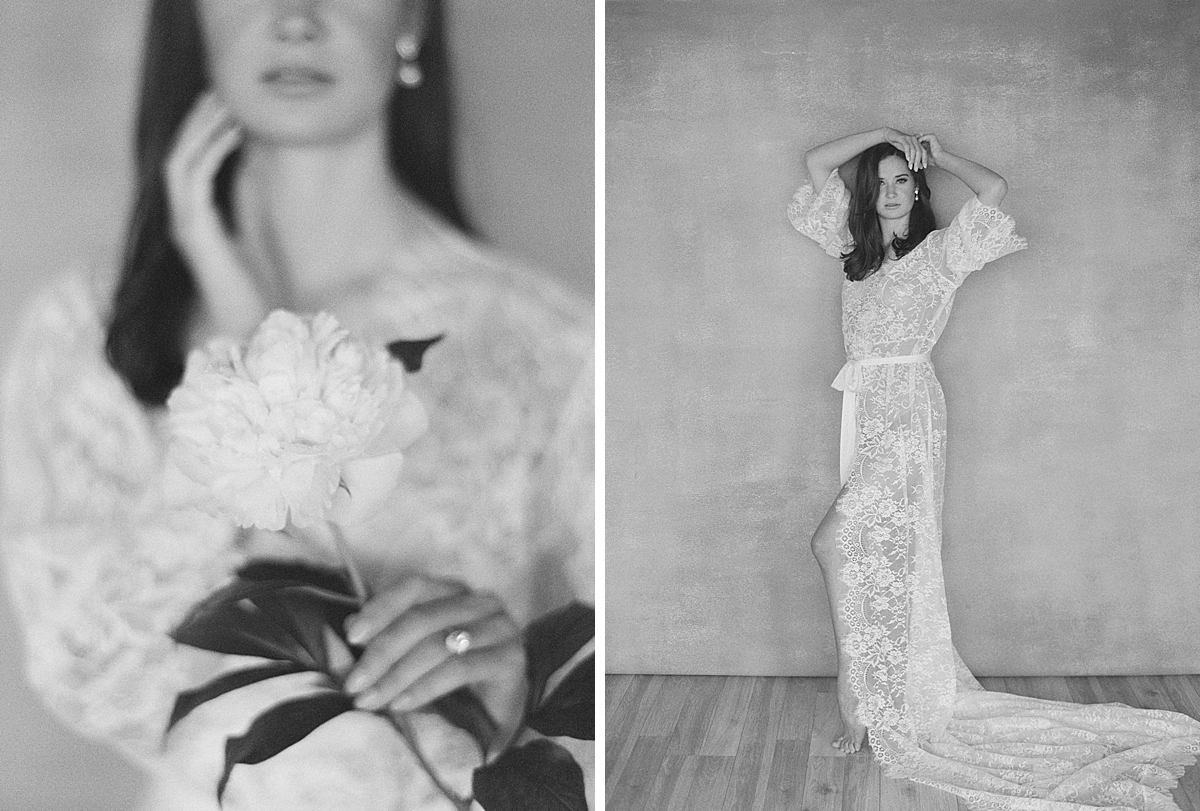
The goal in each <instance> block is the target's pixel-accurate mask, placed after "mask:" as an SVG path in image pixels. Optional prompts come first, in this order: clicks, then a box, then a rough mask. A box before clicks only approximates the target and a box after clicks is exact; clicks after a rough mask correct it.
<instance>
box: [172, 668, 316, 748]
mask: <svg viewBox="0 0 1200 811" xmlns="http://www.w3.org/2000/svg"><path fill="white" fill-rule="evenodd" d="M302 671H303V669H302V668H301V667H300V666H299V665H297V664H295V663H294V662H271V663H270V664H266V665H259V666H258V667H251V668H245V669H242V670H234V671H231V672H229V673H225V674H223V675H221V676H218V677H217V678H215V679H213V680H212V681H210V682H208V683H207V684H204V685H202V686H200V687H197V688H196V689H195V690H188V691H186V692H183V693H180V694H179V696H178V697H177V698H176V699H175V708H174V709H173V710H172V711H171V719H170V720H169V721H167V730H168V731H170V729H171V728H172V727H173V726H175V724H177V723H179V721H181V720H182V719H183V718H184V717H185V716H186V715H187V714H188V713H190V712H191V711H192V710H194V709H196V708H197V707H199V706H200V705H201V704H203V703H204V702H206V701H212V700H213V699H214V698H218V697H220V696H223V695H225V694H226V693H229V692H232V691H234V690H237V689H238V688H241V687H248V686H249V685H251V684H256V683H257V682H260V681H265V680H266V679H273V678H275V677H276V676H286V675H288V674H289V673H300V672H302Z"/></svg>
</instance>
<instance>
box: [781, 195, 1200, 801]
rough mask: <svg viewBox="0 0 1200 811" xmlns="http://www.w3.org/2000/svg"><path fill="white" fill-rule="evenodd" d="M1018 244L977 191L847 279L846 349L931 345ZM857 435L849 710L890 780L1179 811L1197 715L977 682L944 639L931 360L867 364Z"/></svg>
mask: <svg viewBox="0 0 1200 811" xmlns="http://www.w3.org/2000/svg"><path fill="white" fill-rule="evenodd" d="M849 200H850V195H849V192H848V190H847V189H846V186H845V184H844V183H843V182H842V180H841V178H840V176H839V175H838V173H837V172H836V171H835V172H834V173H833V174H831V175H830V177H829V179H828V180H827V181H826V182H825V185H824V187H823V188H822V189H821V191H820V192H819V193H815V192H814V190H813V188H812V186H811V185H805V186H803V187H802V188H801V189H800V190H799V191H798V192H797V193H796V195H795V197H794V198H793V200H792V202H791V204H790V205H789V207H788V216H789V219H790V220H791V222H792V224H793V225H794V226H795V227H796V228H797V230H799V231H800V232H801V233H803V234H805V235H806V236H808V237H811V238H812V239H814V240H815V241H817V243H818V244H819V245H820V246H821V247H822V248H823V249H824V250H825V252H826V253H828V254H829V255H830V256H834V257H840V256H841V254H842V253H844V252H845V251H846V250H847V249H848V247H849V246H850V245H851V244H852V243H851V242H850V236H849V232H848V230H847V229H846V214H847V211H848V207H849ZM1024 247H1026V243H1025V240H1024V239H1022V238H1020V237H1019V236H1017V235H1016V233H1015V224H1014V222H1013V220H1012V218H1010V217H1008V216H1007V215H1005V214H1004V213H1003V212H1001V211H999V210H998V209H996V208H993V207H990V206H985V205H983V204H982V203H980V202H979V200H978V198H975V197H972V198H971V199H970V200H969V201H968V202H967V203H966V204H965V205H964V206H963V208H962V210H961V211H959V213H958V215H957V216H956V217H955V218H954V220H953V222H951V224H950V225H949V226H948V227H947V228H945V229H941V230H938V231H934V232H933V233H931V234H930V235H929V236H928V237H926V239H925V240H924V241H923V242H922V243H921V244H920V245H919V246H918V247H917V248H915V249H914V250H913V251H911V252H910V253H908V254H907V255H905V256H904V257H902V258H901V259H899V260H895V261H887V262H885V263H884V265H883V267H882V268H880V270H879V271H878V272H876V273H875V274H874V275H872V276H869V277H867V278H866V279H864V280H863V281H860V282H850V281H843V284H842V331H843V336H844V338H845V347H846V356H847V358H848V359H849V360H864V359H868V358H899V357H901V356H912V355H926V354H928V353H929V352H930V351H931V350H932V349H933V347H934V344H936V342H937V340H938V338H939V337H940V335H941V333H942V330H943V328H944V327H945V325H946V321H947V319H948V318H949V315H950V309H951V307H952V305H953V301H954V295H955V291H956V290H957V289H958V287H959V285H961V284H962V282H963V281H964V280H965V278H966V277H967V275H968V274H970V273H972V272H974V271H976V270H979V269H980V268H982V267H983V266H984V265H985V264H987V263H988V262H991V261H993V260H995V259H998V258H1000V257H1002V256H1004V255H1006V254H1008V253H1011V252H1013V251H1016V250H1020V249H1022V248H1024ZM860 373H861V383H860V386H859V390H858V392H857V407H856V415H855V418H856V421H857V426H856V432H857V444H856V448H855V454H854V457H853V462H852V463H851V465H850V474H849V478H848V480H847V482H846V484H845V486H844V487H843V488H842V491H841V492H840V494H839V495H838V498H837V501H836V502H835V506H836V510H837V514H838V516H839V519H840V521H839V524H838V527H837V537H838V548H839V550H840V552H841V554H842V556H843V565H842V567H841V571H840V576H841V579H842V582H843V583H844V584H845V587H846V589H845V593H844V597H843V599H842V600H841V602H840V604H839V606H838V610H839V612H840V613H841V615H842V618H843V619H844V621H845V624H846V627H847V628H848V632H847V633H846V634H845V635H844V638H843V639H842V640H841V650H840V652H839V653H840V655H841V656H842V657H844V659H845V660H846V661H847V662H848V663H849V667H848V671H849V679H850V685H851V687H852V689H853V691H854V694H855V696H856V697H857V698H858V701H859V704H858V711H857V712H858V716H859V720H860V721H861V722H862V723H863V724H864V725H865V726H866V727H867V730H868V734H869V736H870V742H871V748H872V751H873V752H874V753H875V755H876V757H878V758H879V760H880V762H881V763H882V764H883V765H884V767H885V771H886V773H887V774H888V775H889V776H892V777H906V778H909V779H912V780H916V781H918V782H921V783H926V784H928V785H932V786H936V787H937V788H940V789H943V790H946V791H950V792H953V793H955V794H957V795H959V796H962V797H963V798H965V799H966V800H967V802H968V803H969V804H970V805H971V806H972V807H975V808H982V809H1004V810H1005V811H1066V809H1083V808H1121V809H1156V810H1157V809H1164V810H1165V809H1174V808H1175V807H1176V806H1175V805H1174V803H1173V802H1172V800H1171V798H1170V796H1169V794H1168V793H1167V792H1168V791H1169V789H1170V787H1171V786H1173V785H1174V784H1175V781H1176V780H1177V778H1178V777H1179V776H1180V775H1181V774H1182V772H1183V768H1184V767H1185V766H1186V765H1187V764H1189V763H1192V762H1193V761H1194V759H1195V754H1196V753H1198V752H1200V722H1197V721H1195V720H1194V719H1191V718H1189V717H1187V716H1185V715H1180V714H1177V713H1169V712H1161V711H1147V710H1136V709H1132V708H1129V707H1125V706H1123V705H1112V704H1105V705H1097V706H1081V705H1076V704H1069V703H1061V702H1053V701H1043V700H1039V699H1031V698H1024V697H1019V696H1011V695H1007V694H1004V693H995V692H989V691H985V690H983V689H982V688H981V687H980V686H979V683H978V682H977V681H976V680H975V679H974V677H973V676H972V675H971V673H970V671H969V670H968V669H967V667H966V666H965V665H964V664H963V662H962V659H961V658H960V657H959V656H958V653H957V651H955V649H954V646H953V643H952V641H951V634H950V622H949V616H948V613H947V608H946V596H945V589H944V580H943V575H942V562H941V511H942V492H943V483H944V476H945V445H946V405H945V400H944V398H943V396H942V390H941V386H940V385H939V383H938V381H937V378H936V376H935V375H934V370H933V366H932V364H931V363H929V362H924V361H923V362H918V363H875V364H870V365H866V364H864V365H862V366H861V367H860Z"/></svg>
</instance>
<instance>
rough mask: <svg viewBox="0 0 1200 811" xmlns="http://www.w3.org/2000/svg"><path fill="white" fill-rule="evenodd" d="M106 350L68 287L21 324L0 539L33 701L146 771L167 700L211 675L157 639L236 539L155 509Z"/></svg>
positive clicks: (135, 423)
mask: <svg viewBox="0 0 1200 811" xmlns="http://www.w3.org/2000/svg"><path fill="white" fill-rule="evenodd" d="M102 334H103V332H102V329H101V326H100V323H99V317H98V315H97V312H96V308H95V307H94V305H93V301H92V294H91V292H90V290H89V289H88V287H87V285H86V283H84V282H83V280H82V279H80V278H78V277H67V278H66V279H64V280H62V281H61V282H59V283H58V284H57V285H55V286H54V287H52V288H51V289H50V290H49V291H48V292H47V293H45V294H44V295H42V296H41V297H39V298H38V299H37V300H36V301H35V302H34V304H33V305H32V307H31V308H30V309H29V310H28V311H27V314H26V318H25V320H24V323H23V325H22V326H21V327H20V329H19V330H18V333H17V338H16V341H15V344H14V346H13V351H12V355H11V358H10V361H9V365H8V368H7V373H6V376H5V380H4V388H3V449H4V453H3V474H4V488H3V493H2V500H0V530H2V533H3V551H4V555H5V562H6V569H7V572H8V578H9V591H10V595H11V597H12V600H13V603H14V605H15V607H16V610H17V615H18V617H19V619H20V621H21V622H22V624H23V629H24V637H25V641H26V648H27V659H26V670H27V674H28V678H29V679H30V681H31V682H32V684H33V686H34V688H35V689H36V690H37V691H38V692H39V693H40V694H41V695H42V696H43V698H44V700H45V701H46V703H47V704H48V705H49V706H50V708H51V709H52V710H53V711H54V712H55V713H56V714H57V715H59V716H60V717H61V718H62V719H63V720H64V721H66V722H67V723H68V724H70V725H71V726H73V727H75V728H76V729H78V730H80V731H81V732H83V733H84V734H86V735H88V736H91V737H99V738H103V739H105V740H107V741H109V742H110V743H113V744H116V745H117V746H118V747H119V748H120V749H122V750H124V751H125V752H126V753H127V754H129V755H131V756H133V757H134V758H135V759H137V760H145V759H146V758H147V757H148V756H150V755H151V754H152V753H154V752H155V751H156V750H157V749H158V747H159V746H160V745H161V735H162V730H163V727H164V725H165V721H166V718H167V714H168V712H169V710H170V707H171V703H172V702H173V700H174V696H175V694H176V693H177V692H178V691H179V690H180V689H183V688H184V687H185V686H187V685H189V684H191V683H193V682H194V680H195V674H196V672H197V670H198V669H206V668H209V667H210V666H212V665H213V664H214V663H213V661H212V659H213V658H214V657H213V656H212V655H211V654H205V653H203V652H200V651H192V652H186V651H183V650H180V649H177V646H176V645H175V644H174V643H173V642H172V641H171V640H170V639H169V638H168V637H167V632H168V631H169V629H170V628H171V627H172V626H173V625H174V624H175V622H177V620H178V619H179V618H180V617H181V616H182V614H183V612H184V611H186V609H187V607H188V606H190V605H191V604H192V603H194V602H195V601H197V600H198V599H199V598H200V597H202V596H203V595H204V594H205V593H207V592H208V591H210V590H211V589H212V588H213V587H214V586H215V585H216V584H217V583H219V582H220V580H221V579H222V578H224V577H225V576H226V574H227V572H228V571H229V569H230V568H231V566H232V565H233V561H232V559H231V557H230V553H229V552H228V551H227V550H228V548H229V546H230V540H231V537H230V536H231V534H232V533H231V531H230V530H227V529H226V528H225V527H223V526H222V525H219V524H216V523H215V522H211V523H210V522H205V521H203V520H198V519H197V518H196V517H195V516H191V515H189V516H187V520H186V521H181V520H180V518H179V517H177V516H175V515H173V514H171V513H169V512H167V511H165V510H163V509H161V508H159V507H158V506H157V505H156V499H155V494H156V487H154V486H153V485H154V484H155V483H156V482H157V471H158V467H159V460H160V451H159V448H158V444H157V441H156V439H155V435H154V432H153V430H152V426H151V425H150V422H149V419H148V417H147V415H146V413H145V412H144V411H143V410H142V409H141V407H140V406H139V405H138V404H137V402H136V401H135V400H134V399H133V398H132V397H131V396H130V395H129V394H128V393H127V390H126V389H125V387H124V386H123V384H122V383H121V381H120V379H119V378H118V377H117V376H116V375H115V374H114V373H113V372H112V371H111V369H110V368H109V367H108V365H107V363H106V362H105V361H104V358H103V355H102V354H101V349H100V347H101V338H102Z"/></svg>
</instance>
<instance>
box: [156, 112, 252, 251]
mask: <svg viewBox="0 0 1200 811" xmlns="http://www.w3.org/2000/svg"><path fill="white" fill-rule="evenodd" d="M240 141H241V128H240V127H238V126H237V124H236V122H235V121H234V118H233V116H232V114H231V113H230V112H229V109H228V108H227V107H226V106H225V105H224V104H223V103H222V102H221V101H219V100H218V99H217V98H216V97H215V96H214V95H213V94H212V93H206V94H204V95H203V96H201V97H200V98H199V99H198V100H197V102H196V104H195V106H194V107H193V108H192V110H191V112H189V113H188V117H187V118H186V119H185V120H184V123H183V125H182V126H181V127H180V130H179V133H178V135H177V136H176V139H175V144H174V146H173V147H172V149H171V154H170V155H169V157H168V158H167V165H166V167H165V168H166V177H167V192H168V195H169V198H170V205H171V218H172V226H173V228H174V230H175V232H176V235H177V236H178V237H179V238H180V239H181V240H183V241H184V242H186V243H191V242H197V241H202V240H205V230H206V229H211V228H213V227H214V224H215V223H216V222H217V218H216V214H215V204H214V197H213V179H214V178H215V177H216V174H217V170H218V169H220V167H221V164H222V162H224V160H225V158H226V157H228V155H229V153H231V152H232V151H233V150H234V149H235V148H236V147H237V145H238V143H240ZM212 238H213V237H212V236H208V239H209V240H211V239H212Z"/></svg>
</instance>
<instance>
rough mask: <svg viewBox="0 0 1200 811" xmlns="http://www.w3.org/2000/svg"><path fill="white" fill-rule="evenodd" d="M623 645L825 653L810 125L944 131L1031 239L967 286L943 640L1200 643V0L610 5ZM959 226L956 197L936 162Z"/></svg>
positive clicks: (823, 400) (825, 466) (1012, 659)
mask: <svg viewBox="0 0 1200 811" xmlns="http://www.w3.org/2000/svg"><path fill="white" fill-rule="evenodd" d="M607 17H608V21H607V43H606V50H607V76H606V82H607V88H606V94H607V110H606V128H607V147H606V150H607V151H606V158H605V159H606V171H607V179H606V186H607V197H606V229H607V233H606V245H607V249H606V250H607V270H606V273H607V276H606V298H607V324H606V329H607V382H606V386H607V404H606V408H607V412H606V413H607V456H606V468H607V476H608V480H607V505H606V509H607V540H606V548H607V553H606V558H607V581H608V582H607V595H606V604H607V662H608V669H609V671H610V672H672V673H766V674H777V673H784V674H824V675H831V674H832V673H833V672H834V671H833V665H834V652H833V640H832V633H831V630H830V626H829V613H828V607H827V603H826V598H825V592H824V590H823V586H822V582H821V577H820V573H819V570H818V569H817V566H816V563H815V561H814V560H813V559H812V557H811V554H810V552H809V550H808V540H809V538H810V536H811V534H812V531H813V530H814V528H815V527H816V525H817V523H818V521H819V520H820V518H821V516H822V515H823V514H824V512H825V510H826V508H827V507H828V505H829V503H830V501H831V500H832V498H833V496H834V494H835V493H836V491H837V442H838V429H837V426H838V420H839V415H840V405H839V404H840V399H839V398H840V395H839V394H838V393H837V392H835V391H834V390H832V389H831V388H830V387H829V384H830V381H832V380H833V378H834V376H835V374H836V373H837V371H838V369H839V367H840V366H841V364H842V362H843V359H844V357H843V354H842V346H841V335H840V327H839V298H838V296H839V286H840V279H841V276H840V268H839V265H838V263H837V262H836V261H834V260H832V259H830V258H828V257H826V256H825V255H824V254H823V253H821V251H820V250H819V249H818V248H817V247H816V246H815V245H814V244H812V243H810V242H809V241H808V240H806V239H805V238H803V237H801V236H800V235H798V234H797V233H796V232H795V231H794V230H793V229H792V228H791V226H790V225H789V223H788V221H787V218H786V215H785V211H784V209H785V205H786V203H787V201H788V199H789V198H790V195H791V194H792V192H793V190H794V189H795V187H796V186H797V185H798V184H799V182H800V181H801V179H802V177H803V174H804V168H803V159H802V155H803V152H804V150H805V149H806V148H808V147H810V146H813V145H816V144H818V143H821V142H823V141H826V140H829V139H830V138H833V137H836V136H839V135H843V134H846V133H849V132H856V131H859V130H863V129H868V128H872V127H875V126H880V125H891V126H895V127H897V128H901V129H906V130H909V131H918V130H919V131H925V132H936V133H938V134H939V135H940V136H941V139H942V142H943V143H944V144H945V145H946V146H947V148H949V149H951V150H952V151H956V152H960V153H961V154H964V155H965V156H967V157H971V158H974V159H977V160H979V161H980V162H982V163H984V164H986V165H988V166H991V167H993V168H995V169H996V170H997V171H999V172H1000V173H1001V174H1003V175H1004V176H1005V177H1006V178H1007V179H1008V181H1009V187H1010V192H1009V195H1008V198H1007V199H1006V200H1005V203H1004V208H1005V209H1006V210H1007V211H1008V212H1010V213H1011V214H1013V215H1014V216H1015V217H1016V220H1017V223H1018V226H1019V230H1020V232H1021V233H1022V234H1023V235H1024V236H1026V237H1027V238H1028V239H1029V242H1030V246H1031V247H1030V248H1029V250H1027V251H1024V252H1022V253H1018V254H1015V255H1013V256H1010V257H1007V258H1005V259H1002V260H1000V261H999V262H997V263H996V264H994V265H992V266H990V267H988V268H987V269H985V270H983V271H982V272H980V273H979V274H977V275H976V276H974V277H972V278H971V279H969V280H968V281H967V283H966V284H965V286H964V287H963V289H962V290H961V291H960V292H959V296H958V301H957V304H956V312H955V313H954V315H953V317H952V319H951V323H950V326H949V328H948V329H947V330H946V333H945V335H944V336H943V338H942V340H941V343H940V347H939V349H938V350H937V352H935V355H934V362H935V366H936V368H937V372H938V375H939V377H940V379H941V381H942V383H943V386H944V388H945V390H946V399H947V402H948V407H949V437H950V446H949V462H948V473H947V486H946V509H945V513H944V523H945V545H944V558H945V569H946V580H947V591H948V597H949V604H950V617H951V623H952V626H953V628H954V637H955V642H956V644H957V645H958V647H959V648H960V650H961V651H962V653H963V656H964V658H965V659H966V661H967V662H968V663H969V664H971V665H972V666H973V667H974V668H975V669H977V670H978V671H979V672H981V673H986V674H1049V673H1131V672H1178V671H1183V672H1196V671H1197V670H1198V669H1200V641H1198V640H1200V555H1197V554H1196V551H1195V550H1196V546H1197V537H1198V535H1200V530H1198V527H1200V510H1198V509H1197V505H1198V503H1200V502H1198V496H1197V494H1198V493H1200V432H1198V431H1197V430H1196V427H1195V426H1196V425H1197V423H1198V422H1200V278H1198V274H1197V269H1196V268H1197V254H1198V251H1200V235H1198V234H1200V231H1198V229H1197V219H1198V217H1200V148H1198V147H1200V143H1198V141H1200V106H1198V105H1200V102H1198V99H1200V6H1197V4H1196V3H1193V2H1166V1H1165V0H1151V1H1149V2H1137V3H1131V2H1116V1H1112V0H1109V1H1106V2H1096V1H1095V0H1056V2H1050V3H1047V2H1043V0H1013V1H1012V2H973V3H963V2H924V3H895V2H890V0H887V1H881V0H871V1H869V2H859V3H853V4H844V3H841V2H838V0H821V1H820V2H805V3H792V4H788V5H786V6H784V5H775V4H740V5H736V6H733V5H726V6H724V7H722V6H718V5H713V4H708V3H693V2H676V3H641V2H619V3H609V4H608V6H607ZM933 175H934V176H933V191H934V199H935V203H936V206H935V207H936V209H937V211H938V214H939V219H940V222H941V223H942V224H945V223H946V222H947V221H948V218H949V217H951V216H952V215H953V214H954V212H955V211H956V210H957V209H958V207H959V206H960V205H961V204H962V203H963V201H964V200H965V199H966V197H967V194H968V192H967V191H966V189H965V187H963V186H962V185H961V184H960V183H958V181H956V180H954V179H953V178H949V177H948V176H946V175H944V174H942V175H941V176H940V177H939V176H938V174H937V173H933Z"/></svg>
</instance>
